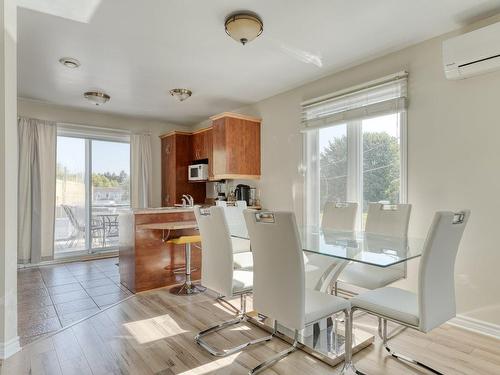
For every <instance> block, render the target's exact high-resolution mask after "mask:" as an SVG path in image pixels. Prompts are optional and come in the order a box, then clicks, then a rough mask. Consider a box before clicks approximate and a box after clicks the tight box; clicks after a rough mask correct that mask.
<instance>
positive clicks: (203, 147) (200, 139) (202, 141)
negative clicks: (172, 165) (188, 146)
mask: <svg viewBox="0 0 500 375" xmlns="http://www.w3.org/2000/svg"><path fill="white" fill-rule="evenodd" d="M192 137H193V138H192V139H193V154H192V159H193V160H202V159H209V158H210V146H211V143H212V132H211V129H210V128H209V129H203V131H200V132H199V133H194V134H193V136H192Z"/></svg>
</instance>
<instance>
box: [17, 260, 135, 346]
mask: <svg viewBox="0 0 500 375" xmlns="http://www.w3.org/2000/svg"><path fill="white" fill-rule="evenodd" d="M117 262H118V259H117V258H107V259H100V260H92V261H87V262H72V263H65V264H57V265H50V266H43V267H34V268H26V269H20V270H19V271H18V332H19V336H20V339H21V345H22V346H24V345H26V344H28V343H29V342H32V341H34V340H36V339H39V338H41V337H44V336H46V335H48V334H49V333H51V332H54V331H57V330H59V329H61V328H62V327H65V326H68V325H69V324H71V323H74V322H75V321H78V320H80V319H82V318H85V317H87V316H89V315H92V314H94V313H96V312H98V311H100V310H101V309H103V308H105V307H107V306H109V305H112V304H114V303H116V302H119V301H121V300H123V299H125V298H127V297H128V296H130V295H131V293H130V292H129V291H128V290H127V289H126V288H125V287H124V286H122V285H120V276H119V273H118V267H117V265H116V263H117Z"/></svg>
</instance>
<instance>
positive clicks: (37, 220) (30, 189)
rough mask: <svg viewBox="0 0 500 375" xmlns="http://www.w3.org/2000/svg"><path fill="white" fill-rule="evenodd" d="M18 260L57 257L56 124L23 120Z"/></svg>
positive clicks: (34, 260)
mask: <svg viewBox="0 0 500 375" xmlns="http://www.w3.org/2000/svg"><path fill="white" fill-rule="evenodd" d="M18 125H19V127H18V134H19V202H18V208H19V214H18V215H19V216H18V242H19V244H18V261H19V262H20V263H33V264H36V263H39V262H40V261H41V260H45V259H52V258H53V256H54V211H55V196H56V193H55V192H56V136H57V130H56V124H55V123H53V122H50V121H43V120H37V119H30V118H23V117H21V118H19V121H18Z"/></svg>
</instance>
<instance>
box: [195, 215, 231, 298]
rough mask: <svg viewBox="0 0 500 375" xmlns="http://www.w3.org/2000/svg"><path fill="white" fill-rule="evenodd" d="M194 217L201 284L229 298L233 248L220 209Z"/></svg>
mask: <svg viewBox="0 0 500 375" xmlns="http://www.w3.org/2000/svg"><path fill="white" fill-rule="evenodd" d="M194 214H195V216H196V221H197V222H198V228H199V230H200V235H201V246H202V250H201V284H202V285H203V286H205V287H207V288H209V289H211V290H213V291H214V292H216V293H219V294H220V295H222V296H231V295H232V294H233V248H232V243H231V236H230V232H229V228H228V226H227V222H226V218H225V216H224V209H223V208H222V207H210V208H209V209H208V211H206V212H204V213H202V212H201V210H200V207H195V209H194Z"/></svg>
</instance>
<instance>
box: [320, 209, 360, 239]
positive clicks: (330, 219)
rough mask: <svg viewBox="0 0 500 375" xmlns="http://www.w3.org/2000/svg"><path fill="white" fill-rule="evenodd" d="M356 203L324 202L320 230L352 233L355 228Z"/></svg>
mask: <svg viewBox="0 0 500 375" xmlns="http://www.w3.org/2000/svg"><path fill="white" fill-rule="evenodd" d="M357 212H358V204H357V203H356V202H326V203H325V206H324V207H323V217H322V218H321V228H326V229H333V230H343V231H351V232H352V231H354V228H355V226H356V214H357Z"/></svg>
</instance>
